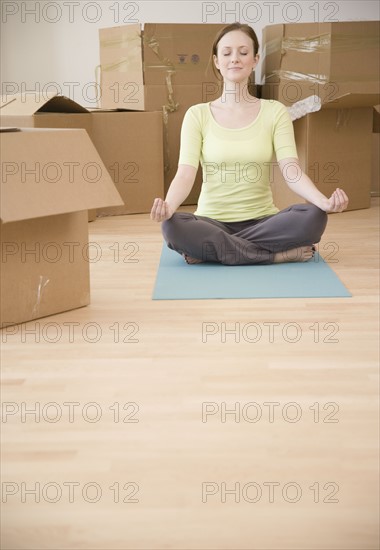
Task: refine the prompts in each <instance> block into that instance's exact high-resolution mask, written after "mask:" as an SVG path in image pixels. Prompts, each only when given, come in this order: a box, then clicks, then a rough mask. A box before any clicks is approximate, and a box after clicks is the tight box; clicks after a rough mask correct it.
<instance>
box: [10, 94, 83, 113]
mask: <svg viewBox="0 0 380 550" xmlns="http://www.w3.org/2000/svg"><path fill="white" fill-rule="evenodd" d="M0 109H1V111H0V113H1V114H2V115H20V116H25V115H28V116H31V115H34V114H36V113H88V112H89V111H88V110H87V109H86V108H85V107H82V106H81V105H79V104H78V103H76V102H75V101H73V100H72V99H70V98H68V97H65V96H60V95H57V94H53V93H52V94H14V95H12V96H11V95H6V96H1V102H0Z"/></svg>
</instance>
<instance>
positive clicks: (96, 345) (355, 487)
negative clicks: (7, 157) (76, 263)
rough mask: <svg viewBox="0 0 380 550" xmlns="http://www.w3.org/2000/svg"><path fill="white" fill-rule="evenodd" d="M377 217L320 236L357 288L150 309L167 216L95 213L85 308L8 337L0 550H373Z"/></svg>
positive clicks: (356, 214)
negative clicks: (340, 293)
mask: <svg viewBox="0 0 380 550" xmlns="http://www.w3.org/2000/svg"><path fill="white" fill-rule="evenodd" d="M182 210H188V211H193V210H194V208H193V207H186V208H182ZM378 220H379V205H378V199H377V200H373V204H372V207H371V208H370V209H367V210H360V211H353V212H345V213H343V214H338V215H332V216H330V217H329V223H328V228H327V230H326V233H325V234H324V236H323V240H322V242H321V243H320V247H319V250H320V253H321V254H322V256H326V255H329V256H328V257H329V258H330V259H331V260H333V259H334V260H336V262H335V263H332V264H331V265H332V267H333V269H334V270H335V272H336V273H337V275H338V276H339V277H340V278H341V280H342V281H343V282H344V284H345V285H346V286H347V287H348V289H349V290H350V291H351V292H352V294H353V297H352V298H329V299H318V298H317V299H316V298H313V299H272V300H270V299H263V300H251V299H250V300H192V301H188V300H184V301H153V300H152V299H151V295H152V290H153V286H154V282H155V277H156V272H157V266H158V263H159V258H160V252H161V243H162V237H161V233H160V225H159V224H156V223H154V222H152V221H150V219H149V216H148V215H147V214H141V215H133V216H119V217H104V218H98V219H97V220H96V221H94V222H92V223H91V224H89V231H90V240H91V241H92V242H95V243H97V245H98V246H99V247H101V251H102V253H101V259H100V260H99V261H97V262H92V263H91V265H90V269H91V292H92V302H91V305H90V306H88V307H85V308H81V309H77V310H74V311H69V312H66V313H63V314H60V315H54V316H51V317H48V318H45V319H39V320H38V321H33V322H30V323H27V324H24V325H20V326H19V329H18V331H17V332H16V334H14V335H9V334H7V335H6V336H4V331H3V336H2V339H3V342H2V400H3V415H2V423H1V428H2V493H3V494H2V498H3V504H2V548H4V549H9V550H10V549H35V550H37V549H38V550H40V549H49V550H52V549H99V550H100V549H104V550H113V549H115V550H116V549H117V550H121V549H128V550H131V549H138V550H142V549H146V550H148V549H149V550H158V549H173V550H174V549H176V550H190V549H194V550H195V549H197V550H201V549H202V550H205V549H207V550H211V549H212V550H222V549H223V550H227V549H228V550H237V549H242V550H243V549H244V550H248V549H257V550H264V549H265V550H274V549H276V550H277V549H278V550H280V549H281V550H285V549H287V550H290V549H292V550H293V549H299V550H314V549H326V550H327V549H328V550H333V549H334V550H338V549H339V550H351V549H358V550H369V549H377V548H379V532H378V517H379V516H378V514H379V500H378V489H379V470H378V428H379V424H378V413H379V408H378V397H379V384H378V360H379V356H378V334H379V333H378V330H379V326H378V320H379V316H378V314H379V306H378V276H379V273H378V268H379V264H378V252H379V248H378V244H379V241H378V235H379V232H378V229H379V228H378ZM128 243H129V244H128ZM117 250H119V251H120V257H119V258H117V256H116V252H117ZM133 254H135V255H133ZM133 259H135V260H137V261H136V262H132V261H131V260H133ZM117 260H118V261H117ZM73 323H76V324H75V325H73ZM70 324H71V330H72V331H74V335H73V334H72V332H71V331H70V330H69V328H70ZM57 327H58V328H57ZM206 327H207V328H208V329H210V327H214V329H215V330H217V331H218V332H217V333H216V334H215V335H213V336H211V335H208V337H207V339H206V338H205V330H206ZM270 327H272V330H273V333H271V332H270ZM224 329H226V330H232V329H235V330H236V332H235V334H234V333H232V332H227V333H223V330H224ZM33 330H34V331H35V334H33V333H32V332H28V331H33ZM57 330H58V333H57V332H55V331H57ZM254 330H256V331H261V336H260V337H259V338H256V339H257V341H256V342H252V339H254V338H255V336H256V335H257V334H259V332H254ZM56 334H58V335H59V337H58V339H57V341H56V342H53V341H50V342H49V339H50V340H53V339H54V338H55V335H56ZM297 335H298V336H299V339H298V341H296V342H293V343H292V342H291V341H290V340H291V339H294V338H295V337H296V336H297ZM37 337H39V338H40V341H39V342H38V341H36V340H37ZM90 340H97V341H93V342H91V341H90ZM202 340H203V341H202ZM204 340H206V341H204ZM223 340H225V341H223ZM238 340H239V341H238ZM250 340H251V341H250ZM4 403H5V405H4ZM49 403H50V405H49ZM65 403H66V405H65ZM253 403H255V405H254V404H253ZM128 404H129V405H128ZM4 407H5V408H4ZM32 407H34V408H35V409H36V410H37V417H38V418H37V417H36V416H33V415H32V414H26V410H25V409H26V408H28V409H31V408H32ZM38 409H39V411H38ZM231 409H235V415H234V414H232V413H228V411H231ZM202 410H203V413H204V414H203V418H202ZM70 411H71V413H72V416H71V418H70V415H69V412H70ZM4 413H8V414H7V415H4ZM61 413H62V417H61V418H59V415H60V414H61ZM260 414H261V417H260V418H259V415H260ZM96 415H98V418H96ZM256 415H257V416H256ZM271 415H272V416H271ZM296 415H298V416H299V418H298V420H297V421H292V420H295V419H296ZM23 420H24V421H23ZM37 420H39V421H38V422H37ZM52 420H57V421H56V422H53V421H52ZM91 420H93V421H91ZM136 420H138V422H136ZM254 420H256V421H254ZM37 483H39V484H40V485H39V486H38V485H36V484H37ZM74 484H75V485H74ZM86 484H90V485H86ZM33 487H34V488H35V490H36V493H35V494H34V495H33V494H31V493H29V492H28V491H30V490H32V489H33ZM110 487H113V488H112V489H110ZM117 488H119V495H117ZM233 491H235V493H234V492H233ZM271 491H273V494H272V492H271ZM260 492H261V493H260ZM260 494H261V496H260ZM37 497H38V498H39V499H40V502H36V499H37ZM97 498H98V500H97V501H96V502H95V500H96V499H97ZM202 498H203V501H204V502H202ZM134 499H137V500H138V502H133V500H134ZM4 500H6V502H4ZM53 500H57V502H52V501H53ZM91 500H93V502H90V501H91ZM117 500H119V502H117ZM123 500H126V502H123Z"/></svg>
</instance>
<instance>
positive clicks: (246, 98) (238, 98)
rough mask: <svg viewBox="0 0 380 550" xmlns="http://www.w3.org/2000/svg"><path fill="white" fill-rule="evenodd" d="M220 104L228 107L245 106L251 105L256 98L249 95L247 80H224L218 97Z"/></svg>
mask: <svg viewBox="0 0 380 550" xmlns="http://www.w3.org/2000/svg"><path fill="white" fill-rule="evenodd" d="M220 101H221V103H222V105H225V106H228V107H231V108H233V107H247V106H249V105H253V103H254V102H256V101H257V98H256V97H254V96H253V95H250V93H249V91H248V80H247V81H246V82H231V81H229V80H225V81H224V83H223V92H222V95H221V97H220Z"/></svg>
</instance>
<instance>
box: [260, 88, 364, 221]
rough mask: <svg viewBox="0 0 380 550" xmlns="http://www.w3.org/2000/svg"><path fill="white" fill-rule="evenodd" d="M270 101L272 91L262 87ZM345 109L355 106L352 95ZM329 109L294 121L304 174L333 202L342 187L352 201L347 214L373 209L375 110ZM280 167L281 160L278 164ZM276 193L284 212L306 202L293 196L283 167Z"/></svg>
mask: <svg viewBox="0 0 380 550" xmlns="http://www.w3.org/2000/svg"><path fill="white" fill-rule="evenodd" d="M262 92H263V96H264V97H265V96H266V95H267V93H266V85H264V86H263V87H262ZM341 100H342V105H343V106H344V105H346V104H349V101H355V99H353V98H352V97H350V94H348V96H343V97H342V98H341ZM334 105H336V102H334V103H331V104H330V103H329V102H326V103H323V104H322V106H321V109H320V110H319V111H318V112H313V113H309V114H306V115H305V116H302V117H301V118H299V119H298V120H294V122H293V127H294V134H295V139H296V145H297V152H298V157H299V161H300V165H301V168H302V170H303V172H305V173H306V174H307V175H308V176H309V177H310V179H311V180H312V181H313V182H314V183H315V185H316V186H317V187H318V189H319V190H320V191H321V192H322V193H323V194H324V195H325V196H327V197H329V196H330V195H331V194H332V192H333V191H334V190H335V189H336V188H337V187H340V188H342V189H344V190H345V192H346V193H347V195H348V197H349V201H350V202H349V205H348V208H347V210H357V209H361V208H369V206H370V187H371V147H372V143H371V140H372V124H373V114H372V111H373V109H372V107H352V108H342V109H334V108H333V106H334ZM272 160H273V162H274V163H275V159H272ZM272 190H273V195H274V199H275V204H276V205H277V206H278V208H280V209H282V208H286V207H287V206H290V205H291V204H294V203H295V202H303V201H302V199H301V200H300V198H299V197H298V196H297V195H295V194H294V193H292V192H291V191H290V190H289V189H288V187H287V184H286V182H285V181H284V180H283V177H282V174H281V172H280V170H279V168H278V167H275V169H274V177H273V182H272Z"/></svg>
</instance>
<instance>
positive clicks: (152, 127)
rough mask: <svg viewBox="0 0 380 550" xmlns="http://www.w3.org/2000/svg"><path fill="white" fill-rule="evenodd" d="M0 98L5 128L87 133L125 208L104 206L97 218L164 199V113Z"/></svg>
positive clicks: (53, 98)
mask: <svg viewBox="0 0 380 550" xmlns="http://www.w3.org/2000/svg"><path fill="white" fill-rule="evenodd" d="M1 99H2V101H1V106H0V120H1V125H2V126H17V127H24V128H27V127H32V128H84V129H85V130H86V131H87V133H88V134H89V136H90V138H91V140H92V142H93V144H94V145H95V147H96V149H97V151H98V153H99V155H100V157H101V159H102V161H103V162H104V164H105V166H106V168H107V170H108V172H109V174H110V175H111V177H112V179H113V181H114V183H115V185H116V187H117V189H118V191H119V193H120V195H121V197H122V199H123V204H122V205H121V206H118V207H112V208H108V207H107V208H101V209H99V210H98V214H100V215H109V214H136V213H144V212H150V210H151V208H152V204H153V200H154V199H155V198H156V197H160V196H162V195H163V192H164V182H163V179H164V176H163V171H164V170H163V122H162V112H160V111H154V112H130V111H115V110H99V109H86V108H85V107H82V106H81V105H78V103H76V102H75V101H72V100H71V99H69V98H67V97H64V96H58V95H57V94H50V95H49V94H48V95H46V94H23V95H22V94H15V95H13V96H12V95H8V96H3V97H2V98H1ZM102 206H105V205H102ZM92 217H93V212H92Z"/></svg>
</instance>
